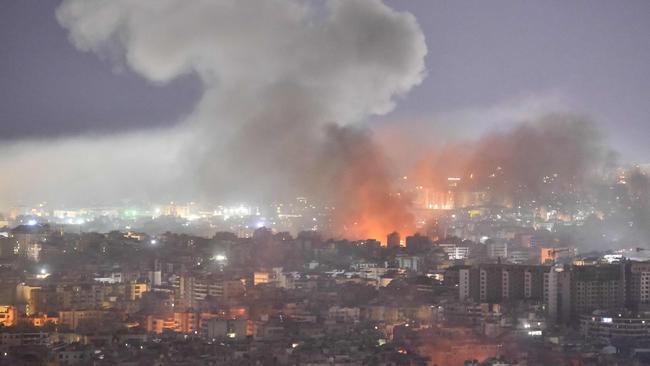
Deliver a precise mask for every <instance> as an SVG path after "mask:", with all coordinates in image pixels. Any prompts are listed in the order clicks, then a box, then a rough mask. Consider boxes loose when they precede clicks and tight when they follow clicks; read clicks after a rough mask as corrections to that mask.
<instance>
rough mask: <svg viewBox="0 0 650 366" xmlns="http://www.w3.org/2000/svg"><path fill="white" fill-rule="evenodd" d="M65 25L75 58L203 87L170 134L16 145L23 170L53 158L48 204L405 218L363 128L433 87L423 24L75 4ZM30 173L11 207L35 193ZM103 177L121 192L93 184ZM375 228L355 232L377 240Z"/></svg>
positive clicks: (279, 2) (21, 177)
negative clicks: (87, 55) (326, 207)
mask: <svg viewBox="0 0 650 366" xmlns="http://www.w3.org/2000/svg"><path fill="white" fill-rule="evenodd" d="M56 16H57V19H58V21H59V23H60V24H61V25H62V26H63V27H64V28H66V29H67V30H68V31H69V37H70V40H71V42H72V43H73V44H74V45H75V46H76V47H77V48H78V49H80V50H83V51H88V52H93V53H97V54H98V55H100V56H104V55H107V54H108V55H110V56H111V57H110V58H111V59H115V58H118V59H119V58H122V59H123V62H124V63H125V64H126V65H128V67H130V68H131V69H132V70H134V71H135V72H137V73H139V74H140V75H142V76H143V77H144V78H146V79H148V80H150V81H151V82H153V83H166V82H169V81H171V80H173V79H175V78H178V77H179V76H182V75H185V74H195V75H197V76H198V77H199V79H200V80H201V82H202V85H203V88H204V91H203V94H202V96H201V98H200V100H199V101H198V103H197V106H196V109H195V110H194V111H193V112H192V113H191V115H189V116H188V117H187V118H186V119H185V120H184V121H182V122H180V123H179V125H178V126H176V127H175V128H174V129H173V130H169V131H164V130H163V131H158V132H156V133H152V134H150V135H149V134H148V133H146V132H143V133H141V134H139V135H138V137H134V135H125V136H108V137H98V138H92V139H89V138H83V137H82V138H76V139H69V140H60V141H55V142H45V144H46V145H47V147H46V148H45V149H41V147H38V146H35V147H34V149H35V150H33V149H32V150H30V149H25V148H24V146H25V144H19V145H16V146H14V155H15V156H17V157H18V160H17V161H26V162H30V161H34V160H39V158H41V157H44V156H46V155H49V154H53V155H54V156H55V157H56V164H57V166H58V172H59V174H57V177H51V176H49V175H48V174H44V175H43V176H41V177H40V182H39V186H43V187H49V188H48V190H50V189H51V190H52V192H40V193H41V194H42V196H43V197H45V198H49V197H50V193H51V194H52V195H54V196H57V195H62V196H66V195H69V196H72V195H74V194H70V193H72V192H75V193H76V197H77V200H78V201H83V200H84V198H90V197H93V198H94V199H97V198H98V197H102V198H104V199H105V200H110V199H115V198H118V197H116V196H119V191H121V192H122V194H123V195H126V194H128V195H133V196H137V197H138V198H150V197H143V196H142V195H141V193H142V192H141V191H146V190H147V188H146V187H156V188H160V189H155V190H154V192H155V194H156V195H158V194H160V196H164V197H167V196H171V197H173V196H176V197H182V196H192V197H197V198H200V199H210V200H236V199H237V200H240V199H246V200H251V199H253V200H265V199H266V200H269V199H273V200H277V199H283V198H289V197H295V196H296V195H299V194H307V195H313V196H315V197H317V198H319V199H322V200H325V201H329V202H334V203H336V204H337V212H339V213H340V215H344V216H342V217H337V220H338V221H341V222H351V223H352V222H368V221H373V222H380V223H382V225H384V224H385V225H388V226H387V227H385V229H384V230H385V232H389V231H391V230H394V229H396V228H397V226H399V225H400V223H399V222H397V223H394V220H395V219H397V218H403V217H407V214H406V213H405V211H404V209H405V208H404V207H403V206H402V205H400V204H397V205H392V204H391V205H384V204H383V203H384V202H386V203H387V202H390V201H391V198H390V197H389V193H390V190H389V188H390V184H389V179H390V178H391V177H389V175H388V173H387V170H386V169H387V168H386V167H385V165H384V161H383V159H382V157H381V156H380V155H381V154H379V153H378V152H376V151H375V150H376V148H375V146H374V145H373V143H372V142H371V139H370V138H369V137H368V135H367V133H366V132H363V131H359V130H358V128H357V127H354V126H355V124H357V123H358V122H360V121H362V120H364V119H366V118H368V117H369V116H372V115H381V114H385V113H387V112H389V111H391V110H392V109H393V108H394V106H395V103H396V100H397V99H398V98H400V97H402V96H403V95H405V94H406V93H407V92H408V91H409V90H410V89H411V88H413V87H414V86H415V85H418V84H419V83H420V82H421V81H422V80H423V78H424V76H425V68H424V56H425V55H426V53H427V48H426V45H425V42H424V36H423V34H422V32H421V30H420V27H419V25H418V24H417V22H416V20H415V18H414V17H413V15H411V14H409V13H402V12H397V11H395V10H393V9H391V8H389V7H387V6H386V5H385V4H383V2H381V1H380V0H345V1H343V0H328V1H326V2H323V3H321V2H306V1H297V0H296V1H293V0H269V1H262V2H257V1H255V2H253V1H242V0H230V1H201V0H199V1H192V2H186V1H177V0H158V1H137V2H136V1H129V0H116V1H110V2H106V1H98V0H90V1H88V0H64V1H63V3H62V4H61V6H60V7H59V8H58V9H57V13H56ZM116 55H117V57H116ZM138 138H140V139H141V140H140V141H138V142H136V143H135V146H136V147H135V150H131V152H130V153H125V152H124V150H123V149H129V148H130V147H133V146H134V140H137V139H138ZM98 147H100V148H99V149H98ZM45 150H47V152H45ZM72 154H74V155H76V156H70V155H72ZM161 156H162V157H164V159H161V160H158V159H159V158H160V157H161ZM50 161H51V159H50ZM21 170H22V169H17V170H16V177H14V178H15V180H14V183H15V184H14V185H13V186H12V187H9V188H7V189H5V194H2V196H5V198H6V197H7V196H12V198H16V197H19V198H24V197H22V196H28V195H29V193H28V192H29V191H31V192H34V191H35V190H34V189H33V188H34V184H33V181H32V179H33V176H32V175H30V174H29V173H20V172H21ZM125 171H126V172H129V174H125ZM138 171H141V172H142V173H144V174H138ZM89 174H90V175H92V176H93V177H94V178H93V179H77V178H76V177H77V176H79V175H82V177H83V176H87V175H89ZM61 177H64V178H61ZM315 177H316V178H322V180H321V179H315ZM128 179H130V181H128V184H125V182H126V181H127V180H128ZM96 181H105V182H112V183H113V184H101V185H97V186H92V187H91V186H89V185H90V184H94V183H96ZM78 182H84V183H85V184H83V185H80V184H78ZM324 182H327V183H324ZM23 187H29V188H30V189H27V188H25V189H22V188H23ZM133 187H136V189H132V188H133ZM104 188H106V189H104ZM86 192H92V194H90V195H89V197H82V196H83V195H84V193H86ZM124 192H127V193H126V194H125V193H124ZM188 192H189V193H188ZM16 193H18V194H16ZM150 195H153V194H150ZM358 202H366V203H361V205H370V207H368V208H371V209H372V211H373V212H366V211H363V214H362V213H361V211H360V210H359V209H358V208H357V207H356V205H357V203H358ZM368 202H373V203H368ZM395 211H397V212H395ZM347 215H352V216H355V215H359V216H360V217H359V218H356V217H352V216H350V217H348V216H347ZM398 221H399V220H398ZM388 223H391V224H390V225H389V224H388ZM368 225H369V224H358V228H359V230H357V231H354V232H351V233H352V234H354V235H355V236H356V235H358V236H363V235H366V234H367V232H368V229H366V227H368ZM396 225H397V226H396Z"/></svg>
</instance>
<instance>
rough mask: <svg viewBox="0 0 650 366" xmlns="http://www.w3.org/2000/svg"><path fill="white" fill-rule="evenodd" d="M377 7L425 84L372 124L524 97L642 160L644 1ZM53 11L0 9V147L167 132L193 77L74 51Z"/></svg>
mask: <svg viewBox="0 0 650 366" xmlns="http://www.w3.org/2000/svg"><path fill="white" fill-rule="evenodd" d="M387 3H388V4H389V5H391V6H392V7H395V8H397V9H400V10H407V11H410V12H412V13H413V14H414V15H415V16H416V18H417V19H418V21H419V23H420V25H421V27H422V29H423V31H424V34H425V36H426V43H427V45H428V49H429V54H428V56H427V59H426V63H427V69H428V77H427V78H426V79H425V81H424V82H423V83H422V85H420V86H418V87H417V88H415V89H414V90H412V91H411V92H410V93H409V94H408V95H407V97H406V98H405V99H404V100H402V101H401V102H400V103H399V104H398V106H397V108H396V109H395V111H393V112H391V113H390V114H389V115H387V116H384V117H382V118H381V120H379V121H374V123H377V124H392V123H399V124H402V125H409V124H413V125H415V126H422V125H428V124H431V125H434V126H436V128H444V124H443V125H442V127H438V125H436V124H435V123H434V122H433V121H434V120H439V119H441V118H444V117H441V116H447V115H458V114H461V115H462V114H463V113H465V111H470V112H472V111H473V113H469V115H470V116H472V118H473V119H475V121H471V123H470V122H468V123H467V124H466V125H463V124H462V123H461V124H460V125H459V126H456V128H457V130H458V133H459V134H461V135H462V134H464V133H471V130H472V129H476V128H477V126H480V127H481V128H488V127H489V124H490V123H494V122H499V121H494V118H487V117H486V120H487V121H486V122H485V124H488V125H487V126H486V125H485V124H482V123H483V122H482V121H481V117H480V116H481V113H482V111H494V110H495V109H497V110H498V109H499V108H510V106H511V105H512V108H517V106H516V105H517V104H518V103H520V104H523V105H524V106H523V107H522V108H529V107H528V106H529V105H530V103H531V101H532V105H533V106H534V105H537V104H541V105H544V104H550V105H553V106H555V105H560V106H562V107H563V108H566V109H569V110H573V111H577V112H580V113H585V114H588V115H590V116H592V117H593V118H594V119H595V120H597V121H598V122H599V123H600V124H602V126H603V130H604V131H605V132H606V133H607V134H608V135H609V138H610V140H611V141H612V143H613V145H614V146H615V148H616V149H618V150H620V151H622V152H623V153H624V156H626V157H628V158H631V159H633V160H636V161H640V162H647V161H650V144H648V143H647V139H648V137H649V136H650V102H649V101H650V2H648V1H644V0H635V1H633V0H630V1H624V2H619V1H591V0H590V1H586V0H585V1H536V2H533V1H514V0H513V1H496V0H495V1H489V2H488V1H432V0H417V1H415V0H414V1H397V0H395V1H388V2H387ZM58 4H59V2H58V1H41V0H5V1H3V2H2V4H1V5H0V45H1V46H0V47H1V50H2V51H1V53H0V80H1V82H2V88H1V89H0V141H1V140H15V139H19V138H24V137H39V138H40V137H50V136H52V137H54V136H57V137H60V136H67V135H72V134H79V133H98V134H103V133H109V132H120V131H124V130H128V129H142V128H150V127H153V126H159V125H172V124H174V123H175V122H176V121H178V120H180V119H181V118H182V117H183V116H184V115H185V114H187V113H189V112H190V111H191V110H192V109H193V107H194V105H195V103H196V102H197V101H198V98H199V97H200V95H201V86H200V85H199V81H198V79H197V78H196V77H193V76H191V75H189V76H187V77H183V78H181V79H177V80H175V81H173V82H171V83H169V84H165V85H153V84H151V83H150V82H148V81H146V80H145V79H144V78H143V77H141V76H139V75H136V74H135V73H133V72H132V71H130V70H129V69H128V67H126V66H124V67H120V66H119V61H117V62H116V59H115V57H114V56H112V55H110V54H107V55H105V57H104V58H103V59H101V58H98V57H97V55H95V54H92V53H84V52H80V51H79V50H77V49H76V48H75V47H74V46H73V45H71V44H70V42H69V41H68V39H67V32H66V31H65V30H64V29H63V28H62V27H61V26H60V25H59V24H58V23H57V21H56V19H55V15H54V12H55V8H56V7H57V6H58ZM116 65H118V66H116ZM522 101H525V102H522ZM536 101H538V102H536ZM526 103H528V104H526ZM497 119H498V118H497ZM371 123H373V121H371ZM433 131H435V129H434V130H433ZM434 133H435V132H434ZM0 143H1V142H0Z"/></svg>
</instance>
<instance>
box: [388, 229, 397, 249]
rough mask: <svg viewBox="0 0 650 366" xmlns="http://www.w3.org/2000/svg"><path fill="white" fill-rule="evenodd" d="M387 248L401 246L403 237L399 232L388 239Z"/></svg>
mask: <svg viewBox="0 0 650 366" xmlns="http://www.w3.org/2000/svg"><path fill="white" fill-rule="evenodd" d="M386 246H388V247H389V248H399V247H400V246H401V237H400V235H399V233H398V232H397V231H393V232H392V233H390V234H388V236H387V237H386Z"/></svg>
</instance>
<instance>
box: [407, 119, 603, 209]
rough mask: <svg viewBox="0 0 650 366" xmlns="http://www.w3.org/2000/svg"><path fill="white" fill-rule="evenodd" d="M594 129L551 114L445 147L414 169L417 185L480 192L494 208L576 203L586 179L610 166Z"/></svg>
mask: <svg viewBox="0 0 650 366" xmlns="http://www.w3.org/2000/svg"><path fill="white" fill-rule="evenodd" d="M611 158H612V153H611V152H610V151H609V150H608V149H607V148H605V145H604V144H603V143H602V139H601V137H600V135H599V133H598V132H597V130H596V128H595V127H594V124H593V123H591V122H590V121H589V120H587V119H585V118H583V117H580V116H575V115H567V114H551V115H546V116H544V117H541V118H539V119H538V120H534V121H530V122H527V123H522V124H520V125H517V126H515V127H513V128H511V129H509V130H505V131H498V132H495V133H491V134H488V135H486V136H484V137H482V138H480V139H478V140H476V141H464V142H455V143H451V144H447V145H445V146H443V147H442V148H440V149H439V150H436V151H433V152H432V153H430V154H428V156H427V158H426V159H424V160H423V161H422V162H421V163H420V164H419V166H418V169H417V173H416V174H415V177H416V179H417V181H418V182H419V184H422V185H425V186H430V187H434V188H438V189H444V187H445V185H446V184H448V178H450V177H454V178H460V189H462V190H465V191H485V192H487V194H488V195H489V198H490V200H491V201H492V202H493V203H502V204H503V203H505V204H513V203H516V202H523V201H528V202H531V201H537V202H538V203H554V204H556V207H557V204H563V203H568V202H573V203H575V202H576V200H577V199H578V198H579V197H581V196H582V195H584V194H586V192H585V190H586V189H587V188H588V186H589V184H590V182H591V179H592V178H594V177H596V176H598V175H599V174H601V173H602V172H603V171H604V169H606V168H607V167H608V166H609V164H610V163H611V162H612V161H611Z"/></svg>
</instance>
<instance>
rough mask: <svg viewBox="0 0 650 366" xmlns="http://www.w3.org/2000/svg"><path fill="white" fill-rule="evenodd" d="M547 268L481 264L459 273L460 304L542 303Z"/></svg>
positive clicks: (548, 269) (548, 268)
mask: <svg viewBox="0 0 650 366" xmlns="http://www.w3.org/2000/svg"><path fill="white" fill-rule="evenodd" d="M549 271H550V267H548V266H534V265H530V266H528V265H517V264H501V263H500V264H482V265H478V266H475V267H471V268H465V269H461V270H460V275H459V277H460V281H459V291H460V299H461V300H472V301H474V302H481V303H483V302H485V303H500V302H505V301H518V300H532V301H539V302H542V301H545V300H546V299H545V292H544V288H545V284H546V283H545V280H546V278H547V276H548V272H549Z"/></svg>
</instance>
